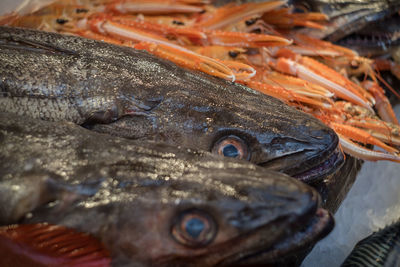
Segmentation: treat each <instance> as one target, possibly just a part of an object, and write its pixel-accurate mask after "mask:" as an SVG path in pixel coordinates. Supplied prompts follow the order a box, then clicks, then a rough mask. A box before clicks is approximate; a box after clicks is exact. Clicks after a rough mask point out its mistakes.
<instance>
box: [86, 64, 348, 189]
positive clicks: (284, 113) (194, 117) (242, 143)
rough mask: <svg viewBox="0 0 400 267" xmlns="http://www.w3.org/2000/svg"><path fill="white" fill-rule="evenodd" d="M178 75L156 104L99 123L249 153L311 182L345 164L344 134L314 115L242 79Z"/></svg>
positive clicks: (153, 93)
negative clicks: (244, 83)
mask: <svg viewBox="0 0 400 267" xmlns="http://www.w3.org/2000/svg"><path fill="white" fill-rule="evenodd" d="M171 68H172V66H171ZM172 73H174V71H172ZM179 74H180V75H176V76H174V79H173V80H170V81H168V82H160V83H161V85H159V86H158V87H156V88H152V90H148V91H149V95H148V96H146V97H145V98H144V99H148V100H147V101H146V105H147V106H150V105H151V104H148V103H151V101H154V99H158V102H157V104H156V105H153V106H154V108H152V109H151V111H148V112H147V113H146V114H140V115H137V114H136V115H133V116H131V115H128V116H125V117H122V118H121V119H119V120H117V121H115V122H113V123H110V124H97V125H94V126H92V129H94V130H96V131H100V132H104V133H111V134H113V135H119V136H123V137H128V138H134V139H151V140H155V141H162V142H166V143H169V144H173V145H179V146H183V147H190V148H196V149H201V150H205V151H211V152H213V153H216V154H219V155H221V156H226V157H232V158H239V159H244V160H248V161H250V162H252V163H255V164H257V165H261V166H263V167H265V168H268V169H272V170H277V171H281V172H284V173H287V174H289V175H291V176H296V177H298V178H299V179H301V180H303V181H307V182H311V181H315V180H318V179H320V178H321V177H324V176H326V175H327V174H330V173H333V172H335V171H336V170H337V168H338V167H339V166H341V164H342V163H343V156H342V154H341V153H340V152H338V151H337V146H338V137H337V135H336V134H335V133H334V131H333V130H331V129H330V128H329V127H327V126H326V125H324V124H323V123H321V122H320V121H319V120H317V119H315V118H314V117H312V116H310V115H308V114H306V113H304V112H301V111H299V110H296V109H294V108H292V107H289V106H287V105H286V104H284V103H283V102H281V101H279V100H277V99H275V98H273V97H270V96H267V95H264V94H262V93H259V92H257V91H254V90H252V89H250V88H247V87H245V86H242V85H238V84H234V83H230V82H227V81H224V80H221V79H218V78H214V77H209V76H206V75H204V74H201V73H194V72H188V71H180V72H179ZM151 82H152V81H151V80H149V81H147V83H148V84H150V83H151ZM161 86H162V88H161Z"/></svg>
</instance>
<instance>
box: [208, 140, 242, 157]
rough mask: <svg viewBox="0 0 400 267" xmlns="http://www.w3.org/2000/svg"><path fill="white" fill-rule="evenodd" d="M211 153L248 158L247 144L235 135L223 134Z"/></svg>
mask: <svg viewBox="0 0 400 267" xmlns="http://www.w3.org/2000/svg"><path fill="white" fill-rule="evenodd" d="M212 152H213V153H216V154H218V155H221V156H224V157H230V158H237V159H246V160H248V159H249V156H250V155H249V152H248V146H247V144H246V143H245V142H244V141H243V140H242V139H241V138H239V137H237V136H235V135H229V136H225V137H223V138H221V139H219V140H218V141H217V142H216V143H215V145H214V147H213V149H212Z"/></svg>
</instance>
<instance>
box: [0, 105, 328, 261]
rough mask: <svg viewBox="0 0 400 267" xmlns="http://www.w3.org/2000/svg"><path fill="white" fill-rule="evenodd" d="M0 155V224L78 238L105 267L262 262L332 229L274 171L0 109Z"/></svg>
mask: <svg viewBox="0 0 400 267" xmlns="http://www.w3.org/2000/svg"><path fill="white" fill-rule="evenodd" d="M0 159H1V160H0V203H1V204H0V225H8V224H13V223H20V224H24V223H41V222H48V223H51V224H56V225H63V226H66V227H69V228H72V229H76V230H78V231H81V232H86V233H90V234H92V235H94V236H95V237H97V238H99V239H100V241H102V242H103V243H104V245H105V247H106V248H107V249H109V250H110V252H111V257H112V261H113V262H112V263H113V265H114V266H149V265H151V266H213V265H219V266H234V265H243V266H248V265H249V264H261V263H262V264H270V265H271V266H273V265H274V262H275V261H276V260H277V259H281V258H283V257H284V256H285V255H288V254H290V255H291V254H293V253H294V252H296V251H298V250H300V249H302V248H304V247H307V246H309V245H311V244H312V243H313V242H316V241H317V240H319V239H320V238H322V237H323V236H325V235H326V234H327V233H328V232H329V231H330V230H331V229H332V226H333V224H332V223H333V220H332V217H331V216H330V214H329V212H327V211H325V210H323V209H321V208H319V205H320V203H319V200H318V199H319V197H318V193H317V192H316V191H315V190H314V189H312V188H311V187H309V186H308V185H306V184H304V183H302V182H300V181H298V180H296V179H293V178H291V177H288V176H287V175H284V174H282V173H278V172H273V171H268V170H265V169H263V168H261V167H258V166H255V165H253V164H250V163H248V162H245V161H240V160H236V159H228V158H221V157H218V156H216V155H213V154H211V153H208V152H200V151H197V150H187V149H185V150H180V149H178V148H176V147H171V146H169V145H167V144H157V143H152V142H143V141H140V142H136V141H133V140H128V139H124V138H118V137H114V136H109V135H105V134H99V133H95V132H92V131H89V130H87V129H84V128H82V127H80V126H77V125H75V124H73V123H70V122H48V121H43V120H35V119H32V118H29V117H21V116H18V115H15V114H9V113H0ZM0 262H1V259H0Z"/></svg>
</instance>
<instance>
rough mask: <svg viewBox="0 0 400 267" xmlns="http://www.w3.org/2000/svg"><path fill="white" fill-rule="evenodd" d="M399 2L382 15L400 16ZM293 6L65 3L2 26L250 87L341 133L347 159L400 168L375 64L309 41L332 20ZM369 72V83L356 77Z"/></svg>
mask: <svg viewBox="0 0 400 267" xmlns="http://www.w3.org/2000/svg"><path fill="white" fill-rule="evenodd" d="M378 2H380V1H378ZM162 3H164V4H162ZM385 3H386V2H385ZM388 3H391V1H389V2H388ZM396 3H397V2H396V1H393V7H392V6H391V5H390V8H387V7H386V6H385V7H382V10H385V12H386V11H387V10H395V9H396V7H397V4H396ZM285 4H286V2H285V1H270V2H261V3H245V4H241V5H235V4H229V5H223V6H220V7H214V6H212V5H210V4H209V3H208V1H169V2H165V1H155V0H153V1H134V0H130V1H117V2H115V1H107V0H103V1H95V2H93V1H68V2H65V1H64V2H62V3H61V2H54V3H52V4H50V5H47V6H45V7H43V8H41V9H39V10H37V11H34V12H32V13H28V14H25V15H18V14H10V15H8V16H5V17H4V18H3V19H2V24H4V25H9V26H20V27H21V26H22V27H33V28H37V29H41V30H46V31H57V32H61V33H68V34H74V35H80V36H83V37H87V38H93V39H98V40H102V41H105V42H110V43H113V44H118V45H123V46H128V47H131V48H135V49H144V50H146V51H148V52H150V53H152V54H154V55H156V56H159V57H162V58H165V59H168V60H171V61H173V62H175V63H176V64H178V65H181V66H184V67H186V68H190V69H194V70H200V71H203V72H205V73H207V74H211V75H213V76H217V77H220V78H223V79H227V80H230V81H236V82H238V83H242V84H244V85H246V86H248V87H250V88H253V89H255V90H258V91H261V92H262V93H265V94H269V95H271V96H274V97H277V98H279V99H281V100H283V101H284V102H286V103H288V104H289V105H292V106H295V107H297V108H298V109H300V110H302V111H305V112H307V113H310V114H312V115H313V116H315V117H317V118H318V119H320V120H322V121H323V122H324V123H326V124H327V125H328V126H329V127H331V128H332V129H334V130H335V132H336V133H337V134H338V135H339V139H340V144H341V147H342V149H343V151H344V152H346V153H348V154H350V155H352V156H355V157H357V158H361V159H365V160H391V161H396V162H399V161H400V157H399V155H398V150H397V148H396V146H398V145H399V144H400V137H399V123H398V120H397V118H396V117H395V115H394V113H393V110H392V108H391V105H390V103H389V101H388V100H387V98H386V97H385V95H384V90H383V88H381V87H380V86H379V84H378V80H379V78H380V76H379V75H378V73H376V71H375V70H374V65H373V62H372V61H371V60H369V59H367V58H362V57H360V56H358V54H357V53H356V52H354V51H352V50H350V49H347V48H344V47H340V46H337V45H333V44H331V43H329V42H325V41H320V40H317V39H314V38H312V37H310V36H306V35H303V34H299V33H298V32H297V31H295V27H299V26H302V27H308V28H316V29H325V28H324V27H326V26H325V25H324V24H323V23H324V21H326V20H327V19H328V17H327V16H326V15H324V14H321V13H293V12H292V9H291V8H288V7H285ZM371 6H372V5H371ZM374 6H375V5H374ZM342 13H343V12H342ZM372 13H374V14H376V13H377V11H376V10H374V11H372ZM394 68H395V67H394ZM360 73H361V74H364V75H365V76H366V77H368V81H366V82H365V83H361V82H359V81H358V80H357V81H356V80H354V79H353V78H352V76H354V75H359V74H360ZM375 110H376V112H375ZM357 142H358V143H362V144H368V145H370V146H378V147H380V148H382V150H383V151H382V150H379V149H374V150H371V149H368V148H366V147H365V146H360V145H359V144H358V143H357Z"/></svg>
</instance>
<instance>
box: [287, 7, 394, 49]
mask: <svg viewBox="0 0 400 267" xmlns="http://www.w3.org/2000/svg"><path fill="white" fill-rule="evenodd" d="M292 3H293V5H294V6H295V7H297V9H299V10H307V11H314V12H321V13H324V14H326V15H327V16H328V17H329V21H330V22H329V24H328V25H326V29H325V30H313V29H303V30H301V31H302V32H303V33H306V34H309V35H311V36H313V37H317V38H320V39H326V40H328V41H331V42H336V43H338V44H340V45H343V46H346V47H349V48H352V49H354V50H356V51H357V52H358V53H359V54H360V55H364V56H377V55H381V54H388V53H390V52H391V51H392V50H393V49H395V48H398V47H399V46H400V38H399V34H398V33H399V30H400V16H399V14H398V11H399V10H400V2H399V1H398V0H373V1H369V0H368V1H366V0H294V1H292Z"/></svg>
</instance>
